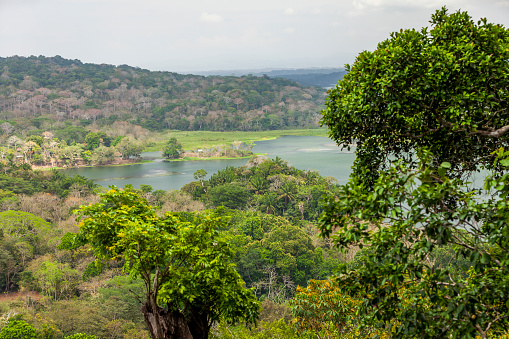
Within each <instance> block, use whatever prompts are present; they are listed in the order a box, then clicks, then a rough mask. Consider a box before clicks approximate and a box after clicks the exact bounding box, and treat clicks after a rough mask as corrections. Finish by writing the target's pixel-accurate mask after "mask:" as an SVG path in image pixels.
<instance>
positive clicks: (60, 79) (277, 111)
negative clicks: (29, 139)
mask: <svg viewBox="0 0 509 339" xmlns="http://www.w3.org/2000/svg"><path fill="white" fill-rule="evenodd" d="M0 69H2V72H3V74H4V77H2V78H1V79H0V97H1V98H2V100H3V102H5V103H6V105H5V108H6V110H5V111H6V112H5V114H4V116H5V118H7V117H9V119H10V120H9V122H6V123H7V125H2V126H3V128H2V131H3V130H5V133H6V134H20V135H21V134H23V135H24V136H25V135H26V133H27V131H34V130H37V131H39V132H33V133H37V134H40V133H41V132H43V131H44V130H45V129H50V130H51V131H52V132H53V133H54V134H55V136H56V137H57V138H59V139H61V140H65V141H66V143H67V144H69V145H70V144H72V143H76V144H77V143H83V142H84V141H85V137H86V135H87V134H88V133H89V130H87V129H85V128H84V127H86V126H88V125H91V124H93V126H94V128H96V127H106V128H107V130H108V132H110V131H112V130H115V124H116V123H118V122H119V121H133V122H134V123H136V124H137V125H138V126H141V127H143V128H144V129H149V130H151V131H162V130H168V129H172V130H185V131H187V130H194V131H204V130H207V131H225V130H226V131H235V130H244V131H253V130H258V131H261V130H274V129H281V128H310V127H317V121H318V118H319V114H318V111H319V106H320V105H321V103H322V97H323V94H324V91H323V90H322V89H319V88H313V87H307V88H306V87H303V86H301V85H299V84H298V83H296V82H294V81H291V80H286V79H271V78H269V77H255V76H252V75H248V76H242V77H233V76H228V77H221V76H210V77H204V76H198V75H182V74H176V73H171V72H151V71H149V70H145V69H139V68H136V67H130V66H127V65H122V66H113V65H105V64H101V65H94V64H86V63H85V64H84V63H82V62H81V61H79V60H68V59H64V58H61V57H59V56H55V57H44V56H39V57H35V56H30V57H26V58H25V57H20V56H13V57H8V58H0ZM2 122H4V121H0V123H2ZM4 123H5V122H4ZM63 124H65V126H64V127H62V125H63ZM105 130H106V129H105ZM7 132H8V133H7ZM115 136H116V135H115ZM87 145H88V142H87ZM105 145H106V142H105Z"/></svg>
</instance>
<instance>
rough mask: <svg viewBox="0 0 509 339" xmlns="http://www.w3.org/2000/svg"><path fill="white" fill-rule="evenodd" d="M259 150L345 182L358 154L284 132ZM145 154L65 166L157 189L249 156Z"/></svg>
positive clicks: (106, 180) (103, 179) (102, 179)
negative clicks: (111, 163) (127, 161)
mask: <svg viewBox="0 0 509 339" xmlns="http://www.w3.org/2000/svg"><path fill="white" fill-rule="evenodd" d="M253 152H255V153H266V154H267V156H268V157H269V158H271V159H274V158H275V157H276V156H279V157H281V158H283V159H285V160H287V161H288V163H289V164H290V165H292V166H294V167H296V168H299V169H303V170H317V171H318V172H319V173H320V175H322V176H331V177H334V178H336V179H337V180H338V183H340V184H343V183H346V182H347V180H348V176H349V175H350V172H351V169H350V167H351V166H352V164H353V161H354V159H355V155H354V154H353V153H346V150H345V151H344V152H342V151H340V149H339V147H337V146H336V144H335V143H334V142H333V141H332V140H330V139H328V138H325V137H300V136H299V137H297V136H284V137H281V138H278V139H275V140H268V141H258V142H257V143H256V146H255V147H254V148H253ZM143 157H144V158H155V159H154V162H152V163H146V164H139V165H130V166H119V167H91V168H78V169H68V170H63V172H64V173H66V174H68V175H71V176H73V175H75V174H79V175H83V176H85V177H87V178H90V179H92V180H94V181H95V182H96V183H97V184H99V185H101V186H105V187H108V186H109V185H116V186H118V187H123V186H125V185H127V184H131V185H133V186H134V187H135V188H139V186H140V185H141V184H145V185H151V186H152V187H153V188H154V189H162V190H169V189H179V188H181V187H182V186H184V185H185V184H187V183H189V182H191V181H193V180H194V178H193V174H194V172H195V171H196V170H198V169H204V170H205V171H207V173H208V175H207V177H206V178H207V179H208V178H210V176H211V175H212V174H214V173H216V172H217V171H218V170H220V169H223V168H225V167H226V166H234V167H238V166H243V165H245V164H246V163H247V161H248V159H237V160H207V161H179V162H163V161H162V160H163V159H161V158H159V157H161V154H160V152H150V153H143Z"/></svg>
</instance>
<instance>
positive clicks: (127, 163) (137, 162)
mask: <svg viewBox="0 0 509 339" xmlns="http://www.w3.org/2000/svg"><path fill="white" fill-rule="evenodd" d="M122 161H123V162H115V163H111V164H104V165H78V166H67V167H62V166H59V167H51V166H37V165H32V169H33V170H34V171H35V170H37V171H49V170H52V169H56V170H68V169H76V168H93V167H121V166H130V165H140V164H146V163H150V162H154V161H153V160H148V159H145V160H144V159H132V161H131V160H122Z"/></svg>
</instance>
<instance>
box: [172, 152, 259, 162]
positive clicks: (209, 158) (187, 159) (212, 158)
mask: <svg viewBox="0 0 509 339" xmlns="http://www.w3.org/2000/svg"><path fill="white" fill-rule="evenodd" d="M263 155H267V153H253V154H251V155H246V156H243V157H206V158H199V157H185V158H182V159H164V160H163V162H181V161H202V160H205V161H206V160H236V159H250V158H254V157H258V156H263Z"/></svg>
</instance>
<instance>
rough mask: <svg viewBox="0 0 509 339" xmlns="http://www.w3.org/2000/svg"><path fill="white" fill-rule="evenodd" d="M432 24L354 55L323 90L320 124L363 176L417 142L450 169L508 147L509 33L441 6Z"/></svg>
mask: <svg viewBox="0 0 509 339" xmlns="http://www.w3.org/2000/svg"><path fill="white" fill-rule="evenodd" d="M431 24H432V27H431V29H428V28H423V29H421V30H420V31H416V30H414V29H411V30H401V31H400V32H395V33H392V34H391V37H390V38H389V39H387V40H385V41H383V42H381V43H379V44H378V47H377V49H376V50H375V51H373V52H369V51H364V52H362V53H360V54H359V55H358V56H357V58H356V60H355V63H354V64H353V65H351V66H349V65H347V66H346V67H347V70H348V74H346V75H345V76H344V78H343V79H342V80H340V81H339V83H338V85H336V87H335V88H333V89H332V90H331V91H330V92H329V95H328V97H327V100H326V109H325V110H324V111H323V112H322V113H323V118H322V120H321V123H322V125H327V126H328V127H329V129H330V132H329V135H330V137H331V138H332V139H334V140H335V141H336V142H337V143H338V144H342V145H344V146H345V147H349V146H348V145H351V144H353V143H357V159H356V162H355V165H354V173H355V174H356V176H357V177H358V178H359V179H361V180H362V182H367V183H368V184H372V183H373V181H374V180H375V179H376V176H377V171H378V170H379V169H387V168H388V166H389V165H388V164H389V160H390V159H393V158H401V157H406V161H407V162H409V163H410V162H412V157H414V158H413V159H414V160H415V151H416V150H417V149H419V148H422V147H427V148H428V149H429V150H430V151H431V152H432V154H434V156H435V161H434V165H435V166H438V165H440V164H441V163H442V162H444V161H446V162H449V163H451V165H452V170H453V172H451V174H454V173H455V172H462V171H472V170H476V169H478V168H480V167H483V166H486V167H491V166H492V165H493V157H492V156H490V152H493V151H494V150H496V149H498V148H499V147H501V146H504V147H506V148H507V146H508V142H507V140H508V138H507V135H508V134H507V131H509V112H508V109H509V91H508V90H507V89H508V88H509V48H508V46H509V30H507V29H506V28H504V27H503V26H502V25H496V24H492V23H488V22H487V21H486V19H482V20H480V21H479V22H477V24H476V23H474V22H473V20H472V19H471V17H470V16H469V15H468V14H467V13H466V12H456V13H453V14H448V13H447V10H446V8H445V7H444V8H442V9H440V10H437V11H436V13H435V14H434V15H432V20H431ZM413 165H415V162H413Z"/></svg>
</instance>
